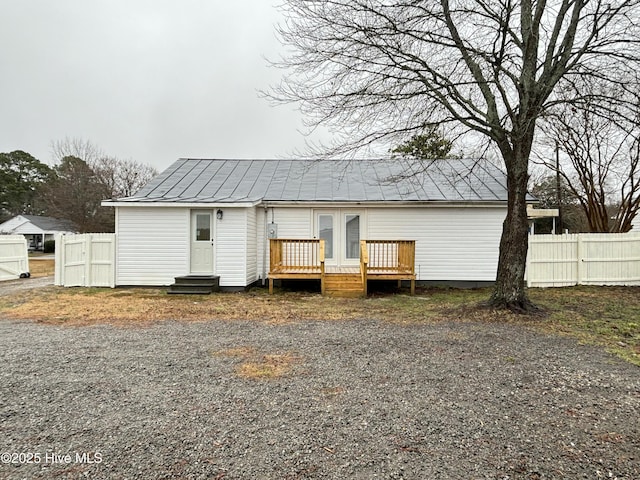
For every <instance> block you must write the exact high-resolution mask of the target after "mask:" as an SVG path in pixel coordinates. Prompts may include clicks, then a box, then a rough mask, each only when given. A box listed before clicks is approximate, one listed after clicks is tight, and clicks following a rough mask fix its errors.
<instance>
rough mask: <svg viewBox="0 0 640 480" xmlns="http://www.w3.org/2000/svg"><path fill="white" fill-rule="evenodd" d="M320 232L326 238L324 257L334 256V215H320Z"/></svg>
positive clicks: (320, 235) (321, 236)
mask: <svg viewBox="0 0 640 480" xmlns="http://www.w3.org/2000/svg"><path fill="white" fill-rule="evenodd" d="M318 233H319V235H318V236H319V237H320V238H321V239H322V240H324V258H333V215H325V214H321V215H318Z"/></svg>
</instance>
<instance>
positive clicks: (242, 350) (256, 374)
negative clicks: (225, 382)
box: [213, 347, 300, 380]
mask: <svg viewBox="0 0 640 480" xmlns="http://www.w3.org/2000/svg"><path fill="white" fill-rule="evenodd" d="M213 355H215V356H223V357H232V358H240V359H241V360H242V362H241V363H240V364H239V365H238V366H237V367H236V374H237V375H238V376H239V377H242V378H248V379H251V380H272V379H276V378H280V377H284V376H286V375H288V374H289V373H291V371H292V369H293V367H294V365H295V364H297V363H298V362H299V361H300V358H299V357H298V356H296V355H295V354H294V353H292V352H287V353H271V354H264V353H260V352H259V351H258V350H257V349H255V348H253V347H234V348H229V349H226V350H221V351H218V352H214V353H213Z"/></svg>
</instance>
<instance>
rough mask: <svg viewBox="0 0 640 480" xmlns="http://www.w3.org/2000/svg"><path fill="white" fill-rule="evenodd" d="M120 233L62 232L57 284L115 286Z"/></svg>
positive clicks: (58, 247)
mask: <svg viewBox="0 0 640 480" xmlns="http://www.w3.org/2000/svg"><path fill="white" fill-rule="evenodd" d="M115 264H116V236H115V234H113V233H84V234H80V235H58V237H57V238H56V276H55V284H56V285H62V286H64V287H111V288H113V287H115V283H116V274H115Z"/></svg>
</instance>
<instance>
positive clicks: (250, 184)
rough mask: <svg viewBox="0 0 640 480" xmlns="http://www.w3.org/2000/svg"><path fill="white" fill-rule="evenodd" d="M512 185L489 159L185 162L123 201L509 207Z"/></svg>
mask: <svg viewBox="0 0 640 480" xmlns="http://www.w3.org/2000/svg"><path fill="white" fill-rule="evenodd" d="M506 198H507V190H506V179H505V175H504V173H503V172H502V171H501V170H500V169H499V168H497V167H496V166H494V165H492V164H490V163H489V162H487V161H484V160H464V159H463V160H457V159H456V160H437V161H433V162H428V163H425V162H420V161H415V160H405V159H391V160H389V159H388V160H351V161H347V160H223V159H220V160H217V159H214V160H203V159H180V160H177V161H176V162H175V163H174V164H173V165H171V166H170V167H169V168H167V169H166V170H165V171H164V172H162V173H161V174H160V175H158V176H157V177H155V178H154V179H153V180H151V181H150V182H149V183H148V184H147V185H146V186H144V187H143V188H142V189H141V190H140V192H139V193H138V194H136V195H135V196H134V197H128V198H124V199H120V201H123V202H177V203H215V202H220V203H222V202H225V203H233V202H247V201H250V202H259V201H272V202H276V201H284V202H287V201H291V202H411V201H418V202H429V201H434V202H438V201H449V202H474V201H506Z"/></svg>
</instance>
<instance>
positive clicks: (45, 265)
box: [29, 257, 55, 278]
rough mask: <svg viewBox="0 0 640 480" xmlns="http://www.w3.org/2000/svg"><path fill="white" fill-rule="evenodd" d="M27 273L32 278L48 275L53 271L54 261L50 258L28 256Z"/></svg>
mask: <svg viewBox="0 0 640 480" xmlns="http://www.w3.org/2000/svg"><path fill="white" fill-rule="evenodd" d="M29 273H30V274H31V277H33V278H39V277H50V276H52V275H53V274H54V273H55V261H54V260H53V259H52V258H42V259H41V258H38V257H31V258H29Z"/></svg>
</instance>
